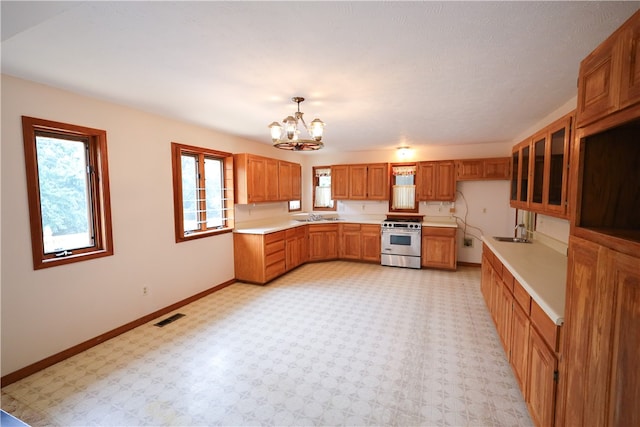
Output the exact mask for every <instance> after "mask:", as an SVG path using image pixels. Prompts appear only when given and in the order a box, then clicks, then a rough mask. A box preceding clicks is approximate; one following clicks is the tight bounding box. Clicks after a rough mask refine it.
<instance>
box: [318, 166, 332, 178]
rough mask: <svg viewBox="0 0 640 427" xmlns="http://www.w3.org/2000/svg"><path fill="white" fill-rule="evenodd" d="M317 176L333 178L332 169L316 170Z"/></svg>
mask: <svg viewBox="0 0 640 427" xmlns="http://www.w3.org/2000/svg"><path fill="white" fill-rule="evenodd" d="M315 171H316V176H317V177H320V176H331V168H316V170H315Z"/></svg>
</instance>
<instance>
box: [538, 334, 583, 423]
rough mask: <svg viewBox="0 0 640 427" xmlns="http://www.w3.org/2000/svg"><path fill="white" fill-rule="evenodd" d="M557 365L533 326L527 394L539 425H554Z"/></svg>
mask: <svg viewBox="0 0 640 427" xmlns="http://www.w3.org/2000/svg"><path fill="white" fill-rule="evenodd" d="M557 365H558V362H557V359H556V356H555V354H554V353H553V352H552V351H551V350H550V349H549V348H548V347H547V345H546V344H545V342H544V340H543V339H542V337H541V336H540V335H538V332H537V331H536V330H535V328H531V334H530V336H529V375H528V378H527V386H528V387H527V393H526V395H527V396H528V401H527V406H528V407H529V412H530V414H531V418H532V419H533V422H534V423H535V425H537V426H552V425H554V414H555V401H556V380H555V376H556V368H557ZM571 423H573V420H572V421H571ZM576 425H577V424H576Z"/></svg>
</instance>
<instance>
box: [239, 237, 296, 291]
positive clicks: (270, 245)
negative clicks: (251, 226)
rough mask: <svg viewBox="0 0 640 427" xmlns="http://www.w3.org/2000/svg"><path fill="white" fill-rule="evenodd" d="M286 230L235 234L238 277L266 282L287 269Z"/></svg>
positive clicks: (243, 279)
mask: <svg viewBox="0 0 640 427" xmlns="http://www.w3.org/2000/svg"><path fill="white" fill-rule="evenodd" d="M285 244H286V243H285V232H284V231H278V232H276V233H269V234H244V233H234V234H233V252H234V260H235V261H234V262H235V265H234V267H235V273H236V279H238V280H242V281H245V282H251V283H266V282H268V281H269V280H272V279H274V278H276V277H278V276H280V275H281V274H284V273H285V271H286V252H285Z"/></svg>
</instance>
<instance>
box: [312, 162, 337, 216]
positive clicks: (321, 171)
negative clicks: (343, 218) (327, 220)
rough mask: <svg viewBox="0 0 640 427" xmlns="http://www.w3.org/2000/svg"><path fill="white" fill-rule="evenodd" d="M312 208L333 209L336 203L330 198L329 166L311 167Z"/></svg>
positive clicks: (317, 209) (320, 209)
mask: <svg viewBox="0 0 640 427" xmlns="http://www.w3.org/2000/svg"><path fill="white" fill-rule="evenodd" d="M313 210H316V211H335V210H336V205H335V202H334V201H333V200H331V167H330V166H318V167H315V166H314V167H313Z"/></svg>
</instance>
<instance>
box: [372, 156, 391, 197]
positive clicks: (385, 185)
mask: <svg viewBox="0 0 640 427" xmlns="http://www.w3.org/2000/svg"><path fill="white" fill-rule="evenodd" d="M367 199H369V200H389V164H388V163H380V164H371V165H368V166H367Z"/></svg>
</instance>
